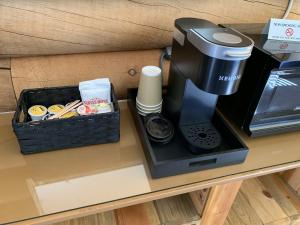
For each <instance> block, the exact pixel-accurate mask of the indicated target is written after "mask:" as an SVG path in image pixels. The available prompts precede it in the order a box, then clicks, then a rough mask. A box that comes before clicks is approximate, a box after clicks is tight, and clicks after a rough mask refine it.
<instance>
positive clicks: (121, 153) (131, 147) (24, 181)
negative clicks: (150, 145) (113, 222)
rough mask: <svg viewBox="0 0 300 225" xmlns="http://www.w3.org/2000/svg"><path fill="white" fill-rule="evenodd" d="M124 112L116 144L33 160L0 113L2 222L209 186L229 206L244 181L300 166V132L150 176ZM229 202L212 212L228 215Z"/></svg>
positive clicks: (37, 219) (80, 212) (79, 212)
mask: <svg viewBox="0 0 300 225" xmlns="http://www.w3.org/2000/svg"><path fill="white" fill-rule="evenodd" d="M120 109H121V139H120V142H119V143H113V144H105V145H95V146H87V147H83V148H76V149H66V150H61V151H53V152H48V153H43V154H35V155H28V156H23V155H21V154H20V152H19V151H20V150H19V146H18V143H17V140H16V137H15V135H14V133H13V131H12V127H11V117H12V114H3V115H1V116H0V133H1V134H3V135H1V136H0V156H1V157H0V180H1V181H5V182H2V186H1V190H0V199H1V202H0V209H1V210H0V223H1V224H5V223H8V222H10V223H12V222H13V223H14V224H18V225H20V224H22V225H23V224H43V223H47V224H49V223H54V222H59V221H63V220H67V219H72V218H77V217H82V216H87V215H92V214H96V213H100V212H104V211H109V210H113V209H118V208H122V207H126V206H130V205H136V204H140V203H145V202H149V201H153V200H157V199H162V198H166V197H171V196H174V195H179V194H183V193H189V192H194V191H199V190H202V189H206V188H210V187H215V188H214V189H213V192H212V193H211V194H210V199H216V201H220V202H224V201H226V200H227V199H226V195H227V194H228V195H229V196H230V197H231V201H232V200H233V199H234V197H235V194H236V193H237V191H238V188H239V185H240V183H241V182H242V180H245V179H249V178H253V177H257V176H262V175H265V174H270V173H275V172H279V171H283V170H288V169H292V168H296V167H300V154H299V146H298V143H297V142H296V141H295V140H298V139H299V137H300V132H293V133H288V134H282V135H274V136H270V137H264V138H257V139H251V138H249V137H247V136H245V135H243V134H241V133H240V134H239V135H240V137H241V138H242V139H243V140H244V141H245V142H246V144H247V145H248V147H249V148H250V151H249V155H248V156H247V159H246V161H245V162H244V163H242V164H238V165H232V166H226V167H222V168H215V169H210V170H205V171H198V172H194V173H188V174H183V175H179V176H172V177H166V178H162V179H152V177H151V175H150V172H149V169H148V166H147V162H146V160H145V157H144V153H143V150H142V146H141V143H140V140H139V138H138V134H137V131H136V129H135V126H134V123H133V119H132V116H131V114H130V112H129V110H128V107H127V103H126V102H124V101H123V102H120ZM100 187H101V188H100ZM194 194H195V193H194ZM224 194H225V198H224ZM222 195H223V196H222ZM197 196H198V194H196V198H194V201H196V202H197ZM211 196H213V198H211ZM198 197H199V196H198ZM200 199H201V196H200ZM231 201H227V202H226V204H225V205H224V206H226V207H223V208H219V209H215V208H214V206H213V204H212V205H211V207H212V209H214V210H216V212H217V211H218V210H221V211H222V212H223V215H222V216H223V217H224V215H225V216H226V215H227V213H226V212H227V211H228V208H230V205H231V204H229V203H231ZM222 204H223V203H222ZM220 205H221V204H220ZM25 206H26V207H25ZM221 206H223V205H221ZM200 208H201V207H198V208H197V210H198V211H199V209H200ZM210 211H212V210H210ZM206 215H207V214H206ZM215 215H216V214H210V215H209V217H204V222H206V221H208V222H209V219H210V218H212V217H214V216H215ZM223 217H222V218H221V217H220V218H219V221H221V220H223V219H224V218H223ZM214 225H216V224H214Z"/></svg>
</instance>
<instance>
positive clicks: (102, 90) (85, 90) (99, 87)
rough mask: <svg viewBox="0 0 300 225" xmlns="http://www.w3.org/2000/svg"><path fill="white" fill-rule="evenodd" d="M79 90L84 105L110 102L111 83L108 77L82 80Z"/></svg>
mask: <svg viewBox="0 0 300 225" xmlns="http://www.w3.org/2000/svg"><path fill="white" fill-rule="evenodd" d="M79 91H80V95H81V99H82V102H83V104H84V105H97V104H100V103H111V95H110V92H111V84H110V81H109V79H108V78H101V79H95V80H88V81H82V82H80V83H79Z"/></svg>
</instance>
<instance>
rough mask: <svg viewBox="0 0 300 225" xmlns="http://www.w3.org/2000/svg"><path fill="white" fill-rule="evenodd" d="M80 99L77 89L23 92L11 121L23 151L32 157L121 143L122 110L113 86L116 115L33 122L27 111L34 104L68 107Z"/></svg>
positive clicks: (112, 92)
mask: <svg viewBox="0 0 300 225" xmlns="http://www.w3.org/2000/svg"><path fill="white" fill-rule="evenodd" d="M77 99H80V93H79V90H78V87H56V88H39V89H30V90H23V91H22V93H21V94H20V98H19V100H18V103H17V109H16V112H15V115H14V118H13V121H12V126H13V129H14V132H15V134H16V136H17V138H18V141H19V145H20V148H21V152H22V153H23V154H31V153H38V152H45V151H50V150H57V149H63V148H71V147H79V146H85V145H93V144H103V143H110V142H117V141H119V139H120V110H119V106H118V102H117V98H116V95H115V92H114V88H113V85H112V91H111V99H112V102H113V107H114V111H113V112H110V113H104V114H96V115H89V116H77V117H72V118H67V119H54V120H45V121H30V115H29V114H28V112H27V111H28V108H29V107H31V106H32V105H44V106H46V107H49V106H50V105H53V104H67V103H69V102H72V101H75V100H77ZM22 114H23V115H22ZM21 117H23V119H21ZM21 120H22V121H21Z"/></svg>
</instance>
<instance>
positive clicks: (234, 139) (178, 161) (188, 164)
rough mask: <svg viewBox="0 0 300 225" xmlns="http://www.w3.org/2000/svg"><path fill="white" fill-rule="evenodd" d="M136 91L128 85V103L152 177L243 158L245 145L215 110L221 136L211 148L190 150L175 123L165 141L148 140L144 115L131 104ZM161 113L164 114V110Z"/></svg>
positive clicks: (208, 167) (219, 165)
mask: <svg viewBox="0 0 300 225" xmlns="http://www.w3.org/2000/svg"><path fill="white" fill-rule="evenodd" d="M136 94H137V89H128V105H129V108H130V111H131V113H132V115H133V117H134V121H135V124H136V127H137V129H138V133H139V136H140V139H141V142H142V145H143V149H144V153H145V155H146V158H147V161H148V165H149V168H150V171H151V174H152V177H153V178H160V177H166V176H172V175H177V174H183V173H188V172H194V171H200V170H205V169H210V168H216V167H222V166H227V165H233V164H239V163H242V162H244V161H245V159H246V157H247V154H248V151H249V150H248V148H247V146H246V145H245V144H244V143H243V142H242V140H241V139H240V138H239V137H238V136H237V134H236V133H235V132H234V131H233V130H232V129H231V128H230V127H229V126H228V125H227V124H226V122H225V120H224V119H223V118H222V117H221V116H219V115H218V114H216V115H215V116H214V118H213V121H212V122H213V124H214V126H215V127H216V129H217V130H218V131H219V132H220V134H221V136H222V143H221V145H220V146H219V147H217V148H215V149H214V150H209V151H203V152H202V153H201V154H193V153H192V152H191V151H190V150H189V149H188V147H187V144H186V142H185V140H184V138H183V136H182V135H181V133H180V132H179V129H177V128H176V125H175V135H174V137H173V139H172V140H171V141H170V142H169V143H167V144H160V143H155V142H153V141H151V140H150V139H149V138H148V135H147V133H146V129H145V127H144V118H143V116H141V115H139V114H138V112H137V110H136V107H135V98H136ZM162 114H163V115H164V116H165V117H166V118H168V115H166V114H165V113H164V110H163V111H162Z"/></svg>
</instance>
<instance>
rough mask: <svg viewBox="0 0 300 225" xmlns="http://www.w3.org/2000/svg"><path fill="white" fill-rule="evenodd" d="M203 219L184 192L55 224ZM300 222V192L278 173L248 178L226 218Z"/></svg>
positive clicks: (284, 224) (230, 221) (273, 224)
mask: <svg viewBox="0 0 300 225" xmlns="http://www.w3.org/2000/svg"><path fill="white" fill-rule="evenodd" d="M99 218H105V219H102V220H100V219H99ZM200 220H201V218H200V214H199V213H198V212H197V210H196V206H195V205H194V204H193V203H192V201H191V199H190V197H189V195H188V194H183V195H178V196H174V197H171V198H165V199H161V200H157V201H153V202H148V203H143V204H139V205H134V206H130V207H125V208H121V209H118V210H115V211H109V212H106V213H101V214H96V215H92V216H87V217H83V218H80V219H73V220H69V221H65V222H63V223H57V224H55V225H75V224H76V225H116V224H118V225H141V224H143V225H160V224H176V225H188V224H190V225H192V224H193V225H197V224H200ZM299 224H300V196H297V194H296V192H293V191H292V190H291V189H290V188H289V187H288V185H287V184H286V183H285V182H284V181H283V180H282V179H281V178H280V177H278V175H267V176H262V177H259V178H253V179H249V180H247V181H244V183H243V185H242V187H241V189H240V191H239V193H238V194H237V197H236V199H235V201H234V203H233V206H232V208H231V210H230V212H229V215H228V218H227V220H226V221H225V225H299Z"/></svg>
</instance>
